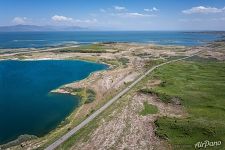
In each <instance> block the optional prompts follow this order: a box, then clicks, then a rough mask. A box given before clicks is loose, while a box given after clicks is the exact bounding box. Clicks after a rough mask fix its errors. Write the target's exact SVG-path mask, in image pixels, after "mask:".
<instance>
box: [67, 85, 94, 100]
mask: <svg viewBox="0 0 225 150" xmlns="http://www.w3.org/2000/svg"><path fill="white" fill-rule="evenodd" d="M64 89H65V90H66V91H68V92H71V93H73V94H74V95H77V96H79V97H81V98H82V103H84V104H88V103H91V102H93V101H94V100H95V97H96V93H95V91H93V90H91V89H85V88H76V89H73V88H69V87H64Z"/></svg>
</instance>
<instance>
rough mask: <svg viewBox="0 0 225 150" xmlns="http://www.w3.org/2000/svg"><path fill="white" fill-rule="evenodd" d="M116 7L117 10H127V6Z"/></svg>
mask: <svg viewBox="0 0 225 150" xmlns="http://www.w3.org/2000/svg"><path fill="white" fill-rule="evenodd" d="M114 9H115V10H117V11H124V10H126V7H122V6H114Z"/></svg>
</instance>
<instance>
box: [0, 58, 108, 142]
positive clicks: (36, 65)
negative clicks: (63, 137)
mask: <svg viewBox="0 0 225 150" xmlns="http://www.w3.org/2000/svg"><path fill="white" fill-rule="evenodd" d="M106 68H107V66H106V65H103V64H96V63H90V62H84V61H72V60H71V61H69V60H54V61H53V60H45V61H11V60H10V61H0V144H3V143H6V142H9V141H11V140H14V139H16V138H17V137H18V136H19V135H21V134H30V135H36V136H42V135H44V134H46V133H48V132H49V131H50V130H52V129H54V128H55V127H56V126H57V125H58V124H59V123H60V122H61V121H62V120H63V119H64V118H65V117H66V116H68V115H69V114H70V113H71V111H72V110H73V109H74V108H76V107H77V106H78V104H79V98H78V97H74V96H70V95H65V94H50V93H49V91H51V90H52V89H55V88H57V87H59V86H61V85H63V84H66V83H70V82H72V81H76V80H81V79H84V78H86V77H87V76H88V75H89V74H90V73H91V72H93V71H97V70H102V69H106Z"/></svg>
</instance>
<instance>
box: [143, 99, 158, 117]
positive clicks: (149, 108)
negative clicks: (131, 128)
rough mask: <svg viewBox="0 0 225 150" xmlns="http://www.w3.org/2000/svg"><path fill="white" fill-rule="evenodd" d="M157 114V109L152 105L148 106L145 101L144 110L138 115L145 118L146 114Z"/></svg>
mask: <svg viewBox="0 0 225 150" xmlns="http://www.w3.org/2000/svg"><path fill="white" fill-rule="evenodd" d="M156 113H158V108H157V107H156V106H154V105H152V104H149V103H148V102H147V101H146V102H144V109H143V110H142V111H141V112H140V115H142V116H146V115H148V114H156Z"/></svg>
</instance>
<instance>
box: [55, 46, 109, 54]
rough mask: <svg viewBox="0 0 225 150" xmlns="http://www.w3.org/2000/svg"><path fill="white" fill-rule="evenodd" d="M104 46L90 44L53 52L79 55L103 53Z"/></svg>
mask: <svg viewBox="0 0 225 150" xmlns="http://www.w3.org/2000/svg"><path fill="white" fill-rule="evenodd" d="M106 48H107V47H106V46H105V45H104V44H90V45H82V46H79V47H70V48H63V49H60V50H57V51H54V52H79V53H105V52H106Z"/></svg>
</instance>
